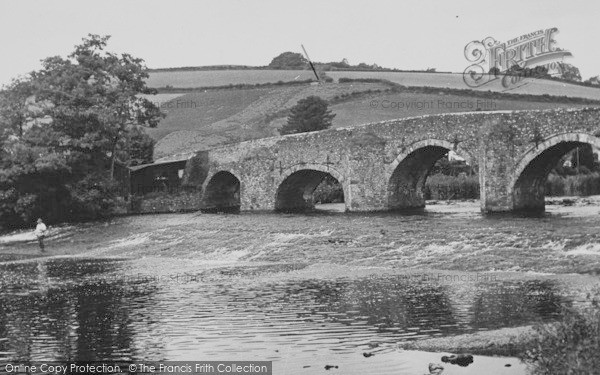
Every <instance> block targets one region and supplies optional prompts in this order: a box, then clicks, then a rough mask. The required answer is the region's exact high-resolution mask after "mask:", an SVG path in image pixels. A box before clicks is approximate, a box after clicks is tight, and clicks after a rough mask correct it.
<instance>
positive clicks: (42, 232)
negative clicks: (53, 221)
mask: <svg viewBox="0 0 600 375" xmlns="http://www.w3.org/2000/svg"><path fill="white" fill-rule="evenodd" d="M47 231H48V228H46V224H44V221H43V220H42V219H41V218H40V219H37V225H36V227H35V232H34V233H35V236H36V237H37V240H38V243H39V245H40V251H41V252H42V253H43V252H45V251H46V250H45V247H44V237H46V232H47Z"/></svg>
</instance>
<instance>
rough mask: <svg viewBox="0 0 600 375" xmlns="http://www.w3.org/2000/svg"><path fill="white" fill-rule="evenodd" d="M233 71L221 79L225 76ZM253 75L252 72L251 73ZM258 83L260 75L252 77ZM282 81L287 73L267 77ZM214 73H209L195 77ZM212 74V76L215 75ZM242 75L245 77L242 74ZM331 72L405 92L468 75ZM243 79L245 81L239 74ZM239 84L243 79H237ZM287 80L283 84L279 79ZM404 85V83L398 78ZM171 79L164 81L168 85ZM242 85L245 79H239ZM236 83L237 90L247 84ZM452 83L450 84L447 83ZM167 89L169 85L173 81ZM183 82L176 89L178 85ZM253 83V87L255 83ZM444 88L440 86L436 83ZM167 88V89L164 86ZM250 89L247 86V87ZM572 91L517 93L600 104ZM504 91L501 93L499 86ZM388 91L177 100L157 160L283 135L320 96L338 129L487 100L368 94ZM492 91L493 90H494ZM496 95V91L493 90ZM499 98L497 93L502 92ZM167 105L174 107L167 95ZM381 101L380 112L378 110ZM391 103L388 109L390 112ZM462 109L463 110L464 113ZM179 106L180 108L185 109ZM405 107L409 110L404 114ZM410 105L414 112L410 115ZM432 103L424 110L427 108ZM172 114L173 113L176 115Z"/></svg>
mask: <svg viewBox="0 0 600 375" xmlns="http://www.w3.org/2000/svg"><path fill="white" fill-rule="evenodd" d="M224 72H227V71H220V72H219V73H220V74H223V73H224ZM246 72H248V71H246ZM249 72H250V73H248V74H250V76H248V77H249V78H248V79H249V80H251V79H252V78H251V75H252V74H253V73H252V72H253V71H249ZM266 72H267V73H268V74H271V75H273V74H275V73H277V72H279V71H266ZM187 73H206V72H187ZM209 73H210V72H209ZM238 73H239V72H238ZM377 73H378V72H328V74H329V75H331V76H335V78H340V77H348V76H352V77H354V76H356V77H360V78H364V77H377V78H386V79H390V78H393V79H392V81H395V82H399V83H403V84H404V85H407V86H411V85H415V86H418V85H419V83H420V84H421V86H438V87H452V88H459V89H464V88H465V85H464V83H463V82H462V77H461V76H460V75H450V74H431V73H429V74H426V73H389V72H387V73H386V72H381V73H380V74H377ZM165 74H171V75H177V74H181V72H167V73H165ZM236 74H237V73H236ZM236 77H237V76H236ZM273 77H283V76H273ZM394 77H396V78H394ZM163 78H164V77H163ZM236 79H238V81H239V79H240V77H237V78H236ZM238 81H235V82H236V83H240V82H238ZM446 81H447V82H446ZM165 82H166V81H165ZM176 82H178V81H176V80H175V81H173V82H172V83H176ZM191 82H192V83H193V84H191V85H192V86H203V85H204V86H206V85H208V83H206V82H202V81H199V80H194V81H191ZM248 82H250V81H248ZM436 82H437V83H436ZM163 83H164V82H163ZM242 83H243V80H242ZM563 85H564V84H562V83H559V82H553V81H541V80H536V81H535V82H530V84H528V85H525V86H523V87H521V88H519V89H516V90H514V91H511V93H523V94H528V93H531V94H533V93H538V94H543V93H545V91H544V90H549V91H550V92H554V93H559V94H564V95H570V96H578V97H586V98H590V99H600V90H599V89H594V88H587V87H581V86H575V85H566V86H568V87H567V89H564V90H563V91H557V88H560V87H562V86H563ZM497 86H500V85H497ZM389 87H390V86H389V85H388V84H385V83H357V82H354V83H343V84H339V83H332V84H325V85H321V86H312V85H295V86H272V87H258V88H247V89H222V90H208V91H200V92H190V93H186V94H178V95H177V96H173V97H172V100H171V101H167V102H166V103H165V104H163V105H162V108H163V110H165V112H167V117H166V118H165V119H164V120H163V121H162V122H161V123H160V125H159V127H158V128H156V129H151V130H150V131H149V133H150V134H151V136H152V137H153V138H155V139H157V140H158V142H157V145H156V148H155V157H156V158H160V157H163V156H167V155H172V154H176V153H181V152H190V151H194V150H198V149H204V148H209V147H214V146H218V145H221V144H225V143H230V142H238V141H242V140H247V139H256V138H263V137H269V136H275V135H278V132H277V129H278V128H279V127H281V126H282V125H283V124H284V123H285V121H286V119H285V116H286V111H287V110H289V109H290V108H291V107H292V106H293V105H295V104H296V103H297V101H298V100H300V99H302V98H305V97H307V96H309V95H318V96H321V97H322V98H324V99H327V100H333V102H334V103H335V104H333V105H332V106H331V109H332V110H333V112H334V113H336V117H335V119H334V122H333V126H334V127H347V126H356V125H361V124H365V123H369V122H376V121H383V120H390V119H395V118H403V117H412V116H420V115H425V114H438V113H448V112H464V111H472V110H475V109H476V108H477V106H478V105H479V106H480V107H481V106H482V105H483V100H484V99H483V98H481V97H480V96H477V95H476V94H474V95H472V96H469V95H454V94H444V93H443V92H435V91H432V92H429V93H415V92H400V93H393V92H375V93H371V94H365V93H364V92H365V91H367V90H374V91H375V90H379V91H384V90H386V89H389ZM486 87H487V86H486ZM489 88H490V89H492V88H493V87H492V86H490V87H489ZM496 91H497V90H496ZM353 92H362V93H363V94H361V95H358V96H355V97H347V98H346V99H344V100H341V101H340V100H339V96H341V95H342V94H350V93H353ZM159 95H162V96H163V97H162V99H163V100H166V99H169V97H168V96H165V95H173V94H159ZM374 100H376V101H377V103H378V104H377V106H376V107H374V106H372V104H371V102H372V101H374ZM384 101H387V102H385V103H386V104H388V105H387V107H388V108H383V104H384ZM455 102H458V103H460V104H459V107H460V106H462V108H457V107H456V105H455V104H453V103H455ZM177 103H180V104H179V105H178V104H177ZM391 103H403V104H404V107H403V108H402V107H400V108H399V107H398V104H396V105H392V104H391ZM409 103H410V108H407V107H408V106H409ZM419 103H424V104H419ZM485 105H487V107H484V108H482V109H489V110H494V109H495V110H511V109H514V110H521V109H548V108H557V107H582V106H583V105H576V104H570V103H558V104H557V103H549V102H545V101H521V100H514V99H513V100H511V99H509V98H506V99H505V98H502V99H494V100H492V104H490V101H489V99H488V101H487V102H486V104H485ZM169 106H170V107H169Z"/></svg>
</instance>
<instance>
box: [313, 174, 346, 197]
mask: <svg viewBox="0 0 600 375" xmlns="http://www.w3.org/2000/svg"><path fill="white" fill-rule="evenodd" d="M313 201H314V202H315V203H341V202H343V201H344V190H343V189H342V185H341V184H340V183H339V182H338V181H337V180H336V179H335V178H333V177H329V176H327V177H325V179H324V180H323V182H321V183H320V184H319V186H317V188H316V189H315V191H314V192H313Z"/></svg>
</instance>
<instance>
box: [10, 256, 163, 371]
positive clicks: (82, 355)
mask: <svg viewBox="0 0 600 375" xmlns="http://www.w3.org/2000/svg"><path fill="white" fill-rule="evenodd" d="M119 263H120V262H116V261H109V260H84V261H81V260H78V261H75V260H61V261H51V262H47V263H45V262H33V263H26V264H15V265H8V266H7V265H4V266H3V267H2V270H1V272H2V274H3V276H4V277H3V278H2V281H1V283H0V291H1V294H0V337H6V338H8V339H9V340H8V345H7V346H9V347H10V349H12V350H13V351H14V352H15V355H14V359H16V360H31V361H35V360H69V359H79V360H102V359H122V358H130V357H131V356H132V351H131V349H132V348H133V347H134V339H133V335H134V332H133V331H132V329H133V323H134V320H133V319H132V313H133V312H134V311H135V310H136V307H137V306H136V305H138V304H139V303H140V301H143V304H151V303H152V294H153V292H154V290H155V286H153V285H151V284H145V285H134V284H130V283H127V282H125V280H118V279H115V280H110V281H109V282H107V281H106V280H103V279H94V275H104V274H107V273H109V272H114V271H116V270H117V269H118V268H119Z"/></svg>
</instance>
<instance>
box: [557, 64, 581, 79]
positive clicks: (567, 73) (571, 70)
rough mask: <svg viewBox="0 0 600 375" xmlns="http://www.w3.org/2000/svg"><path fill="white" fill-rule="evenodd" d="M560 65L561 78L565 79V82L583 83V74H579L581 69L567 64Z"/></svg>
mask: <svg viewBox="0 0 600 375" xmlns="http://www.w3.org/2000/svg"><path fill="white" fill-rule="evenodd" d="M558 65H559V67H560V69H559V72H560V78H562V79H564V80H565V81H571V82H581V73H580V72H579V68H577V67H576V66H573V65H571V64H566V63H559V64H558Z"/></svg>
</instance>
